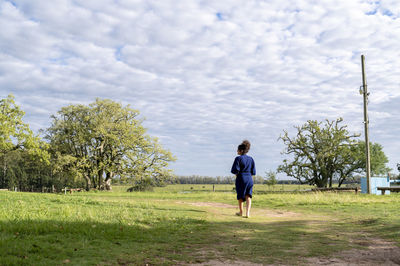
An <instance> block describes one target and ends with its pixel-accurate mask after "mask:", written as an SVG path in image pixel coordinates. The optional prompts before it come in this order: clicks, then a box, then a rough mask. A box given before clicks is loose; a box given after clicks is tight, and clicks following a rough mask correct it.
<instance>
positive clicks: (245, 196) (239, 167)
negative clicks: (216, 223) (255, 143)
mask: <svg viewBox="0 0 400 266" xmlns="http://www.w3.org/2000/svg"><path fill="white" fill-rule="evenodd" d="M249 150H250V142H249V141H248V140H243V142H242V144H240V145H239V146H238V149H237V154H238V155H239V156H237V157H236V158H235V161H234V162H233V165H232V169H231V173H232V174H235V175H236V182H235V185H236V193H237V200H238V203H239V212H238V213H236V215H238V216H243V202H244V201H246V215H245V216H244V217H246V218H249V217H250V208H251V198H252V196H253V195H252V194H253V177H252V176H253V175H255V174H256V166H255V164H254V160H253V158H251V157H250V156H248V155H247V153H248V151H249Z"/></svg>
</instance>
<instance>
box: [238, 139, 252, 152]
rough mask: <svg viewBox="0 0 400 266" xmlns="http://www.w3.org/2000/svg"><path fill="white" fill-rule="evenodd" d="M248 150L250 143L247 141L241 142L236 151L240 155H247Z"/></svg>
mask: <svg viewBox="0 0 400 266" xmlns="http://www.w3.org/2000/svg"><path fill="white" fill-rule="evenodd" d="M249 150H250V141H248V140H247V139H245V140H243V141H242V144H240V145H239V146H238V151H240V152H241V153H242V154H246V153H248V152H249Z"/></svg>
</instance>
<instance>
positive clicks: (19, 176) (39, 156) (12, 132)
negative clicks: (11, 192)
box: [0, 95, 49, 188]
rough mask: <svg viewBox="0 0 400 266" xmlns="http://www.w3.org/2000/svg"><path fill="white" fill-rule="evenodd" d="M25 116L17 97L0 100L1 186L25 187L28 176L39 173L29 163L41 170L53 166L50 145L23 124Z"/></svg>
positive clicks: (9, 96) (11, 96) (10, 96)
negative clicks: (49, 150) (46, 166)
mask: <svg viewBox="0 0 400 266" xmlns="http://www.w3.org/2000/svg"><path fill="white" fill-rule="evenodd" d="M24 115H25V113H24V111H22V110H21V109H20V108H19V106H17V105H16V104H15V101H14V96H13V95H8V96H7V97H6V98H4V99H1V100H0V162H1V166H2V171H1V174H0V187H9V188H10V187H13V186H17V185H18V186H19V187H25V186H26V185H27V179H26V178H24V176H28V174H29V173H30V172H37V171H39V170H38V168H37V167H36V168H35V167H33V166H32V164H29V163H28V162H31V163H33V162H37V164H34V165H36V166H38V167H39V164H40V167H44V166H45V165H48V163H49V154H48V153H47V144H46V143H45V142H43V141H41V140H40V138H39V136H37V135H34V134H33V132H32V130H31V129H30V128H29V126H28V124H26V123H24V122H23V120H22V118H23V116H24ZM21 164H22V165H21ZM28 165H29V167H28ZM23 166H24V167H23ZM28 168H29V171H28Z"/></svg>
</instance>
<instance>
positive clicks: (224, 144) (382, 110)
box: [0, 0, 400, 175]
mask: <svg viewBox="0 0 400 266" xmlns="http://www.w3.org/2000/svg"><path fill="white" fill-rule="evenodd" d="M399 10H400V3H397V1H385V0H382V1H369V0H366V1H362V0H360V1H346V0H340V1H337V0H336V1H333V0H331V1H324V2H321V1H301V0H291V1H278V0H275V1H261V0H246V1H245V0H243V1H229V0H226V1H210V0H206V1H183V2H182V1H181V2H179V3H178V2H176V1H172V0H171V1H142V0H137V1H106V0H104V1H87V0H86V1H68V0H58V1H26V0H15V1H4V0H3V1H1V0H0V27H1V29H2V30H1V31H0V96H2V97H3V96H5V95H7V94H8V93H11V92H12V93H14V94H15V96H16V99H17V102H18V103H19V104H20V105H21V107H22V108H23V109H24V110H25V111H26V112H27V117H26V120H28V121H27V122H29V123H30V124H31V125H32V127H33V128H35V129H36V130H37V129H39V128H44V127H47V126H48V125H49V123H50V120H49V116H50V115H51V114H54V113H55V112H57V110H59V109H60V108H61V107H62V106H65V105H67V104H71V103H89V102H91V101H93V100H94V99H95V97H103V98H111V99H113V100H116V101H120V102H123V103H124V104H130V105H131V106H132V107H133V108H137V109H139V110H140V111H141V114H142V115H143V116H145V117H146V121H145V125H146V126H147V127H148V128H149V132H150V133H151V134H153V135H156V136H159V137H160V140H161V141H162V143H163V144H164V145H165V146H167V147H168V148H170V149H171V150H172V152H173V153H174V154H176V155H177V157H178V162H177V163H175V164H174V166H173V168H175V169H176V173H177V174H207V175H227V174H229V168H230V163H231V160H232V159H233V156H235V149H236V146H237V144H238V143H239V142H240V141H241V140H242V139H244V138H248V139H250V141H252V143H253V146H252V154H253V155H254V157H256V162H257V164H258V169H259V173H261V174H263V172H264V170H267V169H275V168H276V166H277V165H278V164H279V163H280V162H281V160H282V158H281V157H280V153H279V152H280V151H281V150H282V149H283V146H282V144H281V143H279V142H277V138H278V137H279V135H280V134H281V132H282V130H283V129H289V130H292V126H293V125H300V124H303V123H305V122H306V121H307V120H309V119H318V120H323V119H326V118H328V119H335V118H337V117H344V119H345V122H346V123H347V124H348V125H349V129H351V130H354V131H357V132H362V130H363V124H362V117H363V115H362V97H361V96H360V95H359V94H358V88H359V86H360V85H361V73H360V71H361V66H360V55H361V54H365V55H366V70H367V80H368V85H369V89H370V91H371V95H370V105H369V107H370V109H371V112H370V119H371V135H372V136H374V134H373V133H374V132H379V137H377V138H376V139H377V141H378V142H379V143H381V144H383V146H384V147H385V151H387V153H388V155H389V157H390V160H391V167H393V165H395V163H396V162H400V157H399V156H398V155H397V154H396V153H395V152H394V148H393V147H394V146H395V144H399V143H398V141H397V139H396V136H398V134H397V135H396V134H393V133H388V132H396V128H395V125H396V124H395V123H394V121H395V119H396V118H395V117H396V115H397V117H398V111H397V109H396V108H397V105H396V104H395V103H396V99H399V97H400V89H399V85H400V73H399V72H400V66H399V60H398V59H399V58H400V51H399V49H398V43H399V41H400V40H399V39H400V37H399V36H400V18H398V17H399ZM387 105H388V106H390V107H387ZM385 132H386V133H385ZM373 141H374V140H373Z"/></svg>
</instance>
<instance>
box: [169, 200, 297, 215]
mask: <svg viewBox="0 0 400 266" xmlns="http://www.w3.org/2000/svg"><path fill="white" fill-rule="evenodd" d="M177 203H186V204H190V205H193V206H197V207H212V208H230V209H235V208H237V206H236V205H231V204H225V203H219V202H177ZM245 206H246V205H245ZM252 214H253V215H256V216H265V217H294V216H299V215H300V214H299V213H295V212H289V211H275V210H268V209H252Z"/></svg>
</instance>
